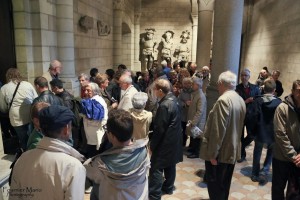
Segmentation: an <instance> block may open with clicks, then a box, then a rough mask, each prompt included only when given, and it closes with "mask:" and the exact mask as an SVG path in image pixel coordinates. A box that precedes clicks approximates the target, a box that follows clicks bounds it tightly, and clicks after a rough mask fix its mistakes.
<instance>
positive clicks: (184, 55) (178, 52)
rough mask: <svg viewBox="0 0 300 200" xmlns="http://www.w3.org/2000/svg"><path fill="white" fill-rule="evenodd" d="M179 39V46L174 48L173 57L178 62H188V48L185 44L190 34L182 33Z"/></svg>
mask: <svg viewBox="0 0 300 200" xmlns="http://www.w3.org/2000/svg"><path fill="white" fill-rule="evenodd" d="M180 38H181V41H180V45H179V46H177V47H176V49H175V53H174V56H175V57H176V58H177V59H178V60H182V61H188V59H189V56H190V48H189V46H188V44H187V42H188V39H190V32H189V31H188V30H185V31H182V34H181V36H180Z"/></svg>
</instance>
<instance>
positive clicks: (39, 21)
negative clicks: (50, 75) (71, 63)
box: [12, 0, 57, 82]
mask: <svg viewBox="0 0 300 200" xmlns="http://www.w3.org/2000/svg"><path fill="white" fill-rule="evenodd" d="M12 2H13V10H14V16H13V18H14V28H15V45H16V60H17V67H18V69H19V70H20V72H21V73H22V75H23V76H24V78H25V79H26V80H29V81H31V82H32V81H33V79H34V78H35V77H36V76H40V75H42V74H43V72H44V71H47V70H48V68H49V62H50V60H51V59H55V58H57V34H56V17H55V13H56V7H55V4H54V3H53V2H52V1H50V0H49V1H39V0H31V1H19V0H13V1H12Z"/></svg>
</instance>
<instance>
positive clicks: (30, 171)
mask: <svg viewBox="0 0 300 200" xmlns="http://www.w3.org/2000/svg"><path fill="white" fill-rule="evenodd" d="M73 118H74V114H73V113H72V111H71V110H70V109H69V108H67V107H64V106H58V105H51V106H49V107H46V108H43V109H42V110H41V111H40V112H39V121H40V128H41V131H42V133H43V134H44V138H43V139H42V140H41V141H40V142H39V143H38V144H37V147H36V149H33V150H29V151H27V152H25V153H23V154H22V156H21V157H20V158H19V159H18V161H17V162H16V164H15V166H14V168H13V172H12V179H11V187H10V191H9V195H10V196H9V199H20V197H24V198H25V197H26V198H28V199H37V200H40V199H44V200H45V199H49V200H50V199H72V200H74V199H75V200H76V199H78V200H79V199H80V200H82V199H84V185H85V177H86V170H85V168H84V167H83V165H82V164H81V161H83V159H84V157H83V156H82V155H81V154H80V153H79V152H78V151H76V150H75V149H73V148H72V147H71V146H69V145H68V144H67V143H66V142H67V140H68V139H69V138H70V134H71V121H72V119H73Z"/></svg>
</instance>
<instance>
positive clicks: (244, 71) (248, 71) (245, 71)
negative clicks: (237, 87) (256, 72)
mask: <svg viewBox="0 0 300 200" xmlns="http://www.w3.org/2000/svg"><path fill="white" fill-rule="evenodd" d="M242 73H245V74H248V76H250V75H251V72H250V70H249V69H247V68H245V69H243V70H242V71H241V74H242Z"/></svg>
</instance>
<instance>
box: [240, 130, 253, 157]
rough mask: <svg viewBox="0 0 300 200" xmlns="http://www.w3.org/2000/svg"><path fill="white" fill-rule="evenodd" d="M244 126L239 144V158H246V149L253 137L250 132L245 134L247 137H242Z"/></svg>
mask: <svg viewBox="0 0 300 200" xmlns="http://www.w3.org/2000/svg"><path fill="white" fill-rule="evenodd" d="M245 128H246V126H244V128H243V132H242V135H241V143H242V148H241V157H242V158H246V147H247V146H248V145H249V144H250V143H251V142H252V141H253V140H254V136H252V134H251V133H250V132H247V136H246V137H244V132H245V131H244V129H245Z"/></svg>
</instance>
